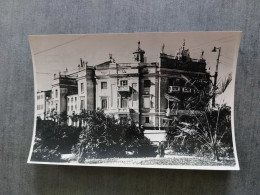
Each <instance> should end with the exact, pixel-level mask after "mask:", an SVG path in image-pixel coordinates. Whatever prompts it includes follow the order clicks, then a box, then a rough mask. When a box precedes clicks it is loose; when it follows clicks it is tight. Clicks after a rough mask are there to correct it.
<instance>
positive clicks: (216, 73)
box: [212, 47, 221, 107]
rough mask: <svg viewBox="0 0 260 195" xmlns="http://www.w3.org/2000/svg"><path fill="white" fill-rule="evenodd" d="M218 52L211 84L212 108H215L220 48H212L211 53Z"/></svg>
mask: <svg viewBox="0 0 260 195" xmlns="http://www.w3.org/2000/svg"><path fill="white" fill-rule="evenodd" d="M217 50H218V58H217V65H216V70H215V75H214V83H213V91H214V94H213V98H212V107H215V106H216V90H217V81H218V65H219V57H220V52H221V47H214V48H213V50H212V52H217Z"/></svg>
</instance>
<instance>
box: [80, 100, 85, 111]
mask: <svg viewBox="0 0 260 195" xmlns="http://www.w3.org/2000/svg"><path fill="white" fill-rule="evenodd" d="M84 104H85V103H84V100H80V109H81V110H83V109H84V108H85V106H84Z"/></svg>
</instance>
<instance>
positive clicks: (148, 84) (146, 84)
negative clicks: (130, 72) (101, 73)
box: [101, 80, 151, 89]
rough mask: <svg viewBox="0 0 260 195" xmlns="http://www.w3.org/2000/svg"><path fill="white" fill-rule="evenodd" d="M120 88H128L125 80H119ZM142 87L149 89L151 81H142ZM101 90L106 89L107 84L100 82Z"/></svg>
mask: <svg viewBox="0 0 260 195" xmlns="http://www.w3.org/2000/svg"><path fill="white" fill-rule="evenodd" d="M119 84H120V86H128V81H127V80H120V83H119ZM144 87H145V88H147V87H151V81H150V80H144ZM101 89H107V82H106V81H102V82H101Z"/></svg>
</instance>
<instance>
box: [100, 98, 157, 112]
mask: <svg viewBox="0 0 260 195" xmlns="http://www.w3.org/2000/svg"><path fill="white" fill-rule="evenodd" d="M136 100H137V98H136ZM142 100H143V102H142V103H143V108H145V109H149V108H153V107H154V102H153V101H152V100H151V97H150V96H144V97H143V99H142ZM133 101H134V99H133ZM128 103H129V99H128V98H125V97H120V98H118V99H117V107H118V108H128V106H129V105H128ZM101 109H104V110H106V109H108V100H107V98H102V99H101Z"/></svg>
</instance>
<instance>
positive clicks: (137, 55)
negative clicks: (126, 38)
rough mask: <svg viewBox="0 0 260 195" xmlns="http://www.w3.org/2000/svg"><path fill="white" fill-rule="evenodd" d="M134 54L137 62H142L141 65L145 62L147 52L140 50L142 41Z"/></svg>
mask: <svg viewBox="0 0 260 195" xmlns="http://www.w3.org/2000/svg"><path fill="white" fill-rule="evenodd" d="M133 54H134V61H135V62H141V63H143V62H144V54H145V51H144V50H142V49H141V48H140V41H138V48H137V50H136V51H135V52H134V53H133Z"/></svg>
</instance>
